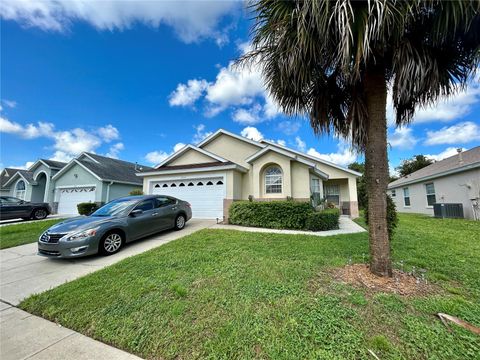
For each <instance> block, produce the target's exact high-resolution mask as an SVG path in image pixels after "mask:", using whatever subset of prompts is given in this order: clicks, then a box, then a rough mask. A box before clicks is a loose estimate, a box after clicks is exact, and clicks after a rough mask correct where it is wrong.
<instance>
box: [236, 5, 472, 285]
mask: <svg viewBox="0 0 480 360" xmlns="http://www.w3.org/2000/svg"><path fill="white" fill-rule="evenodd" d="M250 6H251V9H252V10H253V12H254V19H253V20H254V25H253V28H252V33H253V39H252V47H251V50H250V51H249V52H248V53H247V54H246V55H244V56H243V57H241V58H240V59H239V60H238V61H237V64H239V65H252V64H255V66H259V67H260V69H261V71H262V74H263V76H264V80H265V84H266V87H267V89H268V91H269V92H270V93H271V95H272V96H273V97H274V99H275V100H276V101H277V102H278V103H279V105H280V106H281V107H282V109H283V111H284V112H285V113H286V114H289V115H301V116H303V115H306V114H308V115H309V118H310V124H311V126H312V128H313V130H314V132H315V133H316V134H317V135H318V134H323V133H327V134H328V133H335V134H336V135H339V136H343V137H346V138H348V139H350V140H351V142H352V145H353V146H354V147H355V148H357V149H358V150H359V151H363V152H364V153H365V163H366V184H367V192H368V211H369V215H370V219H369V234H370V235H369V236H370V255H371V256H370V259H371V260H370V270H371V271H372V272H373V273H375V274H377V275H381V276H391V274H392V265H391V260H390V243H389V238H388V233H387V223H386V188H387V184H388V159H387V121H386V102H387V91H390V92H391V96H392V97H393V105H394V108H395V110H396V124H397V125H398V126H400V125H404V124H408V123H409V122H410V121H411V120H412V119H413V116H414V114H415V109H416V108H417V107H419V106H424V105H428V104H432V103H433V102H434V101H435V100H437V99H438V98H439V97H440V96H448V95H450V94H452V93H454V92H455V91H457V90H458V89H460V88H462V87H464V86H466V84H467V83H468V82H469V79H470V78H472V77H473V75H474V73H475V71H476V69H477V66H478V64H479V40H480V19H479V11H480V2H479V1H478V0H475V1H474V0H469V1H441V0H410V1H403V0H369V1H365V0H363V1H354V0H337V1H328V0H310V1H306V0H305V1H301V0H295V1H278V0H255V1H253V2H252V3H251V5H250Z"/></svg>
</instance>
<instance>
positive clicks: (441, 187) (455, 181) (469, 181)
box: [388, 169, 480, 219]
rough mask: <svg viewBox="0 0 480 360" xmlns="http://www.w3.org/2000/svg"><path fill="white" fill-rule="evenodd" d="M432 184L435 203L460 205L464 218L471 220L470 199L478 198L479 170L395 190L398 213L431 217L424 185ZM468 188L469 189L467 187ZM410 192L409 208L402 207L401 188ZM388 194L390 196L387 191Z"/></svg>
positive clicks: (431, 213) (431, 212) (389, 192)
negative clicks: (406, 188) (461, 205)
mask: <svg viewBox="0 0 480 360" xmlns="http://www.w3.org/2000/svg"><path fill="white" fill-rule="evenodd" d="M428 183H433V184H434V187H435V197H436V201H437V202H439V203H462V204H463V213H464V215H465V217H466V218H469V219H473V210H472V204H471V201H470V199H471V198H475V197H480V169H474V170H470V171H465V172H462V173H458V174H453V175H450V176H444V177H441V178H436V179H433V180H427V181H424V182H420V183H416V184H410V185H405V186H401V187H398V188H395V190H396V196H395V197H392V198H393V199H394V201H395V204H396V205H397V210H398V211H399V212H407V213H420V214H427V215H433V207H432V206H430V207H429V206H427V193H426V189H425V184H428ZM467 185H468V186H470V189H469V188H468V187H467ZM405 187H408V189H409V191H410V207H408V206H405V205H404V201H403V188H405ZM388 194H390V195H392V191H391V190H389V191H388Z"/></svg>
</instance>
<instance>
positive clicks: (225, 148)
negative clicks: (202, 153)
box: [202, 134, 261, 169]
mask: <svg viewBox="0 0 480 360" xmlns="http://www.w3.org/2000/svg"><path fill="white" fill-rule="evenodd" d="M202 148H203V149H205V150H207V151H210V152H212V153H214V154H216V155H219V156H221V157H223V158H225V159H227V160H230V161H233V162H234V163H236V164H238V165H242V166H244V167H246V168H247V169H248V168H249V167H250V164H249V163H247V162H246V161H245V159H247V158H248V157H250V156H251V155H253V154H255V153H256V152H257V151H259V150H260V149H261V147H259V146H256V145H253V144H250V143H247V142H245V141H242V140H238V139H235V138H234V137H231V136H229V135H225V134H224V135H220V136H218V137H217V138H216V139H214V140H212V141H211V142H209V143H208V144H206V145H205V146H203V147H202Z"/></svg>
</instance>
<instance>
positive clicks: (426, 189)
mask: <svg viewBox="0 0 480 360" xmlns="http://www.w3.org/2000/svg"><path fill="white" fill-rule="evenodd" d="M428 185H432V188H433V193H429V192H428ZM432 195H433V197H434V198H435V201H434V202H433V204H435V203H436V202H437V195H436V193H435V185H434V184H433V182H429V183H426V184H425V198H426V200H427V208H433V204H431V205H430V204H429V203H428V197H429V196H432Z"/></svg>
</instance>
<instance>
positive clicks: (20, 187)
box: [15, 180, 26, 200]
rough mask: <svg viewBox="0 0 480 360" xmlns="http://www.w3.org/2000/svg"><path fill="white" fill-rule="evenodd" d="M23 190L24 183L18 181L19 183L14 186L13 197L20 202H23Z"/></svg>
mask: <svg viewBox="0 0 480 360" xmlns="http://www.w3.org/2000/svg"><path fill="white" fill-rule="evenodd" d="M25 189H26V188H25V181H23V180H20V181H19V182H17V185H16V186H15V197H17V198H19V199H21V200H25V193H26V190H25Z"/></svg>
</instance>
